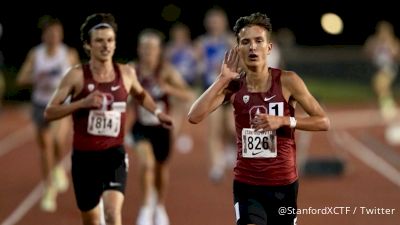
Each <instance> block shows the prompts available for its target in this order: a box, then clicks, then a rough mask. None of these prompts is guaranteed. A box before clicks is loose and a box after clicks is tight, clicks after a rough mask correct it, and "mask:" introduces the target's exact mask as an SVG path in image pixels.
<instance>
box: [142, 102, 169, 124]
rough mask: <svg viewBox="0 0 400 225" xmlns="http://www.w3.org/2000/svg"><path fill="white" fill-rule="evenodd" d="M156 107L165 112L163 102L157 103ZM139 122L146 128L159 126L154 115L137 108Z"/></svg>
mask: <svg viewBox="0 0 400 225" xmlns="http://www.w3.org/2000/svg"><path fill="white" fill-rule="evenodd" d="M157 107H158V108H160V109H161V110H162V111H163V112H164V111H165V103H164V102H157ZM138 113H139V121H140V123H141V124H143V125H146V126H155V125H159V124H160V121H159V120H158V118H157V116H156V115H154V114H153V113H152V112H149V111H148V110H147V109H145V108H144V107H142V106H140V107H139V112H138Z"/></svg>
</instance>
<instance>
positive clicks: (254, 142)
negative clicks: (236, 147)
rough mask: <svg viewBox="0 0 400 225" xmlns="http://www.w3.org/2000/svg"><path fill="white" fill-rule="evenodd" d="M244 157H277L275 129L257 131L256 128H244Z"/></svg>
mask: <svg viewBox="0 0 400 225" xmlns="http://www.w3.org/2000/svg"><path fill="white" fill-rule="evenodd" d="M242 156H243V158H275V157H276V156H277V148H276V133H275V131H263V132H257V131H254V129H250V128H244V129H243V130H242Z"/></svg>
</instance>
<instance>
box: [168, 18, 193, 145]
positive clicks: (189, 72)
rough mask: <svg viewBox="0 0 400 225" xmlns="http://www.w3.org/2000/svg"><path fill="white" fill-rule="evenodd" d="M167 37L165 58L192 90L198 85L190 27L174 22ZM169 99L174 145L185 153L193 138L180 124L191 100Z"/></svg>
mask: <svg viewBox="0 0 400 225" xmlns="http://www.w3.org/2000/svg"><path fill="white" fill-rule="evenodd" d="M169 37H170V38H169V41H168V42H167V44H166V48H165V56H166V59H167V60H168V61H169V62H171V63H172V64H173V65H174V66H175V67H176V69H177V70H178V71H179V73H180V74H181V75H182V78H183V79H184V80H185V81H186V83H187V84H188V85H189V86H191V87H192V89H193V91H194V89H195V88H196V87H197V86H198V85H199V83H198V81H199V80H198V78H199V76H198V75H199V71H198V63H197V58H196V55H195V49H194V46H193V42H192V37H191V33H190V29H189V27H188V26H187V25H186V24H183V23H175V24H174V25H173V26H172V27H171V29H170V33H169ZM171 100H172V101H171V104H172V105H173V107H172V109H171V110H172V112H171V115H172V116H173V117H174V118H175V121H174V122H175V129H174V136H176V137H177V139H176V142H175V147H176V149H177V150H178V151H180V152H182V153H187V152H189V151H190V150H191V149H192V147H193V139H192V137H191V136H190V135H189V134H187V133H182V124H183V123H186V115H187V112H188V110H189V106H190V103H191V102H189V101H181V100H179V99H176V98H173V99H171Z"/></svg>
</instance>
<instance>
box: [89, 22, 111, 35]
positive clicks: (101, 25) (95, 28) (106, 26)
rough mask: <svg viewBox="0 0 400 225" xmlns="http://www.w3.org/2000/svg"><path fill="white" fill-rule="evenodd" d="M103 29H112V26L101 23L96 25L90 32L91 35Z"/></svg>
mask: <svg viewBox="0 0 400 225" xmlns="http://www.w3.org/2000/svg"><path fill="white" fill-rule="evenodd" d="M100 27H103V28H112V26H111V25H110V24H108V23H99V24H97V25H94V26H93V27H92V28H91V29H90V30H89V33H92V32H93V31H94V30H97V29H98V28H100Z"/></svg>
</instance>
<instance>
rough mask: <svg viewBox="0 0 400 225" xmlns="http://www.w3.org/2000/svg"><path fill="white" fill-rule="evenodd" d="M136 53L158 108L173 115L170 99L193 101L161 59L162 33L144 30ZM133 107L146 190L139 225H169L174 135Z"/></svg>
mask: <svg viewBox="0 0 400 225" xmlns="http://www.w3.org/2000/svg"><path fill="white" fill-rule="evenodd" d="M137 51H138V60H137V61H134V62H132V66H133V67H134V68H135V70H136V74H137V78H138V80H139V82H140V83H141V85H142V86H143V88H144V89H145V90H146V91H147V92H148V93H149V94H150V95H151V96H152V98H153V99H154V101H155V102H156V104H157V106H158V108H159V109H161V110H162V111H164V112H168V114H170V113H169V112H170V110H171V103H170V99H171V98H177V99H179V100H180V101H188V100H190V99H192V98H193V97H192V94H191V92H190V88H189V86H188V85H187V84H186V82H185V80H184V79H183V78H182V75H181V74H179V72H178V70H177V69H176V68H175V67H174V66H173V65H172V64H171V63H169V62H168V61H166V60H164V58H163V56H162V55H163V35H162V33H161V32H160V31H158V30H155V29H150V28H149V29H145V30H143V31H142V32H141V33H140V34H139V37H138V48H137ZM133 103H135V102H133ZM134 106H135V109H136V113H135V115H136V121H135V123H134V124H133V127H132V136H133V139H134V142H135V151H136V153H137V155H138V159H139V162H140V176H139V177H140V184H141V185H142V186H141V188H142V191H143V202H142V205H141V208H140V211H139V215H138V218H137V225H147V224H153V218H154V219H155V224H157V225H169V224H170V223H169V217H168V214H167V211H166V208H165V203H166V192H167V186H168V183H169V172H168V171H169V159H170V156H171V150H172V149H171V147H172V144H173V142H174V136H173V135H172V133H171V130H170V129H167V128H165V127H164V126H163V125H162V124H161V123H160V121H159V120H158V119H157V117H156V116H155V115H154V114H153V113H151V112H148V111H147V110H146V109H145V108H143V107H142V106H138V105H137V104H134ZM181 110H182V109H181ZM181 114H182V113H181Z"/></svg>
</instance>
